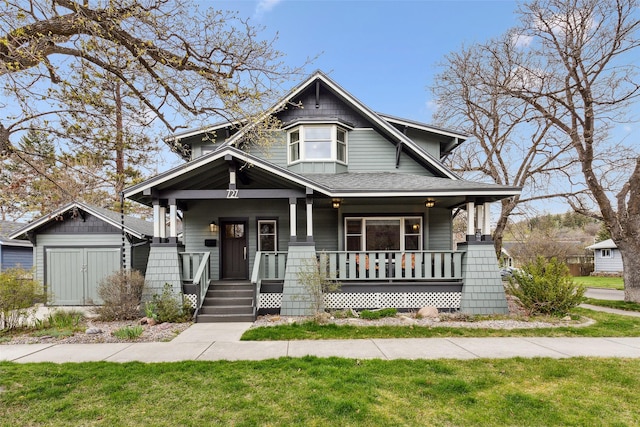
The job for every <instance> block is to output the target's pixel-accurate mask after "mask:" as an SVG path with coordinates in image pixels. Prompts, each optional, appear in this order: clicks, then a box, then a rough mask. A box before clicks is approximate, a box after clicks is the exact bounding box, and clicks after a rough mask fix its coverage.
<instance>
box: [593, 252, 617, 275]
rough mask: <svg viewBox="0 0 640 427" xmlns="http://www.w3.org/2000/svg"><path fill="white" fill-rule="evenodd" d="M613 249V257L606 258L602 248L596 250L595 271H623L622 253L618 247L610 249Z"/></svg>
mask: <svg viewBox="0 0 640 427" xmlns="http://www.w3.org/2000/svg"><path fill="white" fill-rule="evenodd" d="M609 250H610V251H611V258H604V257H603V256H602V250H601V249H596V250H595V251H594V252H595V271H596V272H598V271H602V272H607V273H619V272H622V271H623V268H622V255H621V254H620V251H619V250H618V249H609Z"/></svg>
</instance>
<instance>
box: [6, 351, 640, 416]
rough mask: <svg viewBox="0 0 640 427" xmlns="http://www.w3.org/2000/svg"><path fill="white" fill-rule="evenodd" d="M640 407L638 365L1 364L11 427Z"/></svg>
mask: <svg viewBox="0 0 640 427" xmlns="http://www.w3.org/2000/svg"><path fill="white" fill-rule="evenodd" d="M612 396H615V399H614V398H612ZM638 401H640V360H631V359H596V358H574V359H565V360H555V359H520V358H516V359H495V360H494V359H481V360H473V361H455V360H451V361H450V360H437V361H428V360H418V361H408V360H395V361H384V360H360V361H358V360H348V359H339V358H329V359H318V358H313V357H306V358H301V359H284V358H283V359H278V360H268V361H260V362H248V361H241V362H180V363H158V364H142V363H125V364H116V363H106V362H99V363H80V364H62V365H55V364H50V363H42V364H12V363H6V362H5V363H0V425H2V426H17V425H39V426H68V425H83V426H92V425H105V426H107V425H118V426H139V425H154V426H174V425H181V426H199V425H237V426H267V425H268V426H324V425H335V426H338V425H340V426H376V427H378V426H398V425H431V426H452V425H453V426H463V425H464V426H487V425H492V426H493V425H509V426H512V425H516V426H517V425H527V426H530V425H535V426H567V425H612V426H613V425H616V426H624V425H628V426H631V425H638V424H640V412H638V410H637V402H638Z"/></svg>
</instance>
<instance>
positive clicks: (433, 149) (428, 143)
mask: <svg viewBox="0 0 640 427" xmlns="http://www.w3.org/2000/svg"><path fill="white" fill-rule="evenodd" d="M405 134H406V135H407V137H409V139H411V140H412V141H413V142H415V143H416V144H418V146H420V148H422V149H423V150H425V151H426V152H427V153H429V154H431V155H432V156H433V157H435V158H436V159H439V158H440V140H441V139H444V138H445V137H442V136H441V137H436V136H435V135H429V134H427V133H425V132H422V131H417V130H415V129H407V132H406V133H405ZM447 139H451V138H447ZM443 142H444V141H443Z"/></svg>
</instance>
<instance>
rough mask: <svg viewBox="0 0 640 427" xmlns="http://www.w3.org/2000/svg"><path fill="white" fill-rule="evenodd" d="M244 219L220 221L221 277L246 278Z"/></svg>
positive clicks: (246, 260)
mask: <svg viewBox="0 0 640 427" xmlns="http://www.w3.org/2000/svg"><path fill="white" fill-rule="evenodd" d="M247 231H248V230H247V222H246V221H223V222H222V247H221V250H222V260H221V262H222V278H223V279H243V280H244V279H248V278H249V268H248V265H249V261H248V255H249V254H248V252H247V251H248V250H249V248H248V245H247Z"/></svg>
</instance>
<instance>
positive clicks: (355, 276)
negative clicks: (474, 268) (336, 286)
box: [318, 251, 463, 281]
mask: <svg viewBox="0 0 640 427" xmlns="http://www.w3.org/2000/svg"><path fill="white" fill-rule="evenodd" d="M462 254H463V253H462V252H456V251H404V252H402V251H393V252H389V251H384V252H372V251H368V252H340V251H327V252H319V253H318V263H319V267H320V271H321V272H325V274H326V275H327V277H329V278H331V279H336V280H341V281H347V280H367V281H370V280H461V279H462Z"/></svg>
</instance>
